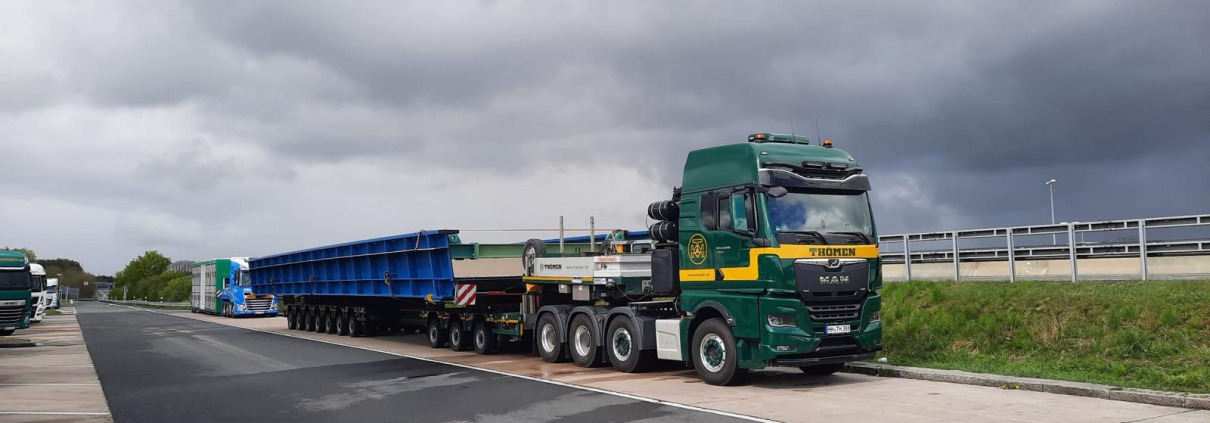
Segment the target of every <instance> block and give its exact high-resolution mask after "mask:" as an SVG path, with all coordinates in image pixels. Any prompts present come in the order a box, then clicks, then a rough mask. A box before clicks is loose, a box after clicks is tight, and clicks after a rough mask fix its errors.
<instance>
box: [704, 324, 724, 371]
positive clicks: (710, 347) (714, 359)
mask: <svg viewBox="0 0 1210 423" xmlns="http://www.w3.org/2000/svg"><path fill="white" fill-rule="evenodd" d="M697 350H698V355H699V356H700V358H701V360H702V366H703V367H705V368H706V370H709V371H710V373H718V372H719V371H721V370H723V365H724V364H726V363H727V346H726V345H724V344H723V340H722V338H719V336H718V335H717V334H713V333H708V334H706V336H705V337H703V338H702V343H701V344H700V345H698V348H697Z"/></svg>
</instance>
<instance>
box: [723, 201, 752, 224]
mask: <svg viewBox="0 0 1210 423" xmlns="http://www.w3.org/2000/svg"><path fill="white" fill-rule="evenodd" d="M748 198H750V197H749V196H748V194H746V193H744V194H734V195H732V196H731V204H730V207H728V209H729V212H730V215H731V224H730V225H731V229H733V230H736V231H740V232H751V231H752V227H751V226H749V225H748V215H749V207H748Z"/></svg>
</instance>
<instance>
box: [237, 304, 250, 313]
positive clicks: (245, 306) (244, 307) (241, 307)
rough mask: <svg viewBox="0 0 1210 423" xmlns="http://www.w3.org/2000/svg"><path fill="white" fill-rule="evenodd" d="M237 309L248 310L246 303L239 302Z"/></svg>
mask: <svg viewBox="0 0 1210 423" xmlns="http://www.w3.org/2000/svg"><path fill="white" fill-rule="evenodd" d="M239 311H248V305H247V304H240V305H239Z"/></svg>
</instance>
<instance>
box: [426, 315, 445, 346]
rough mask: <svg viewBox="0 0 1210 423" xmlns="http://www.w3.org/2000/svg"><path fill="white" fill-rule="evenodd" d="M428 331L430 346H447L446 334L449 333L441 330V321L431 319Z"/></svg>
mask: <svg viewBox="0 0 1210 423" xmlns="http://www.w3.org/2000/svg"><path fill="white" fill-rule="evenodd" d="M427 331H428V333H429V347H430V348H441V347H444V346H445V341H446V340H447V339H446V336H447V335H449V334H447V333H445V331H443V330H441V321H439V320H437V319H431V320H429V323H428V329H427Z"/></svg>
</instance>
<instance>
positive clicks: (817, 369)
mask: <svg viewBox="0 0 1210 423" xmlns="http://www.w3.org/2000/svg"><path fill="white" fill-rule="evenodd" d="M843 368H844V363H833V364H817V365H814V366H803V367H799V368H798V369H799V370H802V372H803V373H806V374H808V375H811V376H827V375H830V374H832V373H836V372H839V371H840V369H843Z"/></svg>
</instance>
